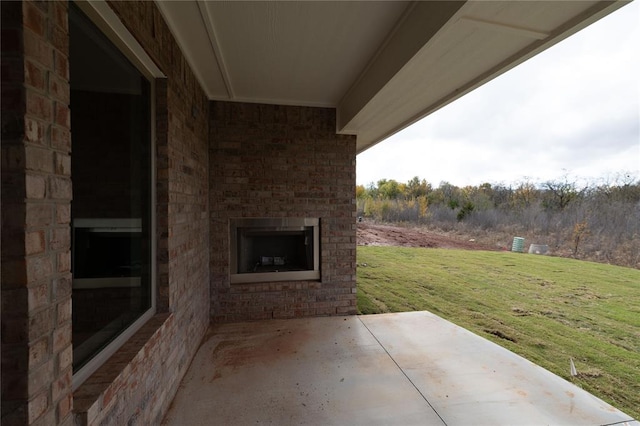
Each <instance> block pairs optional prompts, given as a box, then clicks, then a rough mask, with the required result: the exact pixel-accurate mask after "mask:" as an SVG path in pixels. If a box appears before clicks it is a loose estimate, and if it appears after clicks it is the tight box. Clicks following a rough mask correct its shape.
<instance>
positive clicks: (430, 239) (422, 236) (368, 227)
mask: <svg viewBox="0 0 640 426" xmlns="http://www.w3.org/2000/svg"><path fill="white" fill-rule="evenodd" d="M357 236H358V239H357V241H358V245H359V246H397V247H428V248H447V249H461V250H496V247H495V246H491V245H487V244H481V243H478V242H477V241H475V240H474V239H461V238H456V237H453V236H449V235H443V234H437V233H434V232H430V231H427V230H425V229H421V228H417V227H410V226H407V227H404V226H394V225H382V224H377V223H372V222H359V223H358V232H357Z"/></svg>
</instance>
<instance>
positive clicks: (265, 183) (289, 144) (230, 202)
mask: <svg viewBox="0 0 640 426" xmlns="http://www.w3.org/2000/svg"><path fill="white" fill-rule="evenodd" d="M335 128H336V126H335V110H333V109H327V108H308V107H292V106H277V105H258V104H241V103H229V102H212V105H211V108H210V124H209V129H210V131H209V133H210V149H209V157H210V169H209V176H210V191H209V194H210V196H209V200H210V206H211V207H210V212H211V213H210V215H211V316H212V318H213V319H214V320H215V321H237V320H246V319H263V318H285V317H301V316H314V315H340V314H354V313H355V311H356V295H355V289H356V284H355V283H356V277H355V261H356V254H355V238H356V231H355V214H356V211H355V194H354V190H355V189H354V188H355V155H356V152H355V146H356V144H355V136H344V135H336V133H335ZM241 217H317V218H320V221H321V228H320V246H321V258H320V263H321V266H320V267H321V279H320V280H319V281H288V282H266V283H256V284H230V282H229V264H230V258H229V256H230V254H229V219H230V218H241Z"/></svg>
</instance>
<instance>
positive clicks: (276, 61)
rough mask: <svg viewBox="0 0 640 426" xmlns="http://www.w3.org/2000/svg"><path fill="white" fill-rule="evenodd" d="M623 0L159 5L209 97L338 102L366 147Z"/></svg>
mask: <svg viewBox="0 0 640 426" xmlns="http://www.w3.org/2000/svg"><path fill="white" fill-rule="evenodd" d="M625 3H626V2H606V1H554V2H534V1H532V2H514V1H478V2H473V1H470V2H464V1H458V2H455V1H444V2H426V1H425V2H407V1H389V2H365V1H361V2H356V1H354V2H350V1H337V2H314V1H296V2H226V1H225V2H222V1H219V2H218V1H215V2H214V1H201V0H196V1H192V0H189V1H176V2H168V1H157V5H158V7H159V8H160V10H161V12H162V14H163V15H164V17H165V20H166V21H167V22H168V24H169V27H170V28H171V31H172V32H173V34H174V36H175V37H176V39H177V41H178V43H179V44H180V47H181V49H182V50H183V52H184V53H185V55H186V57H187V60H188V61H189V63H190V65H191V67H192V68H193V70H194V73H195V75H196V77H197V78H198V80H199V81H200V83H201V85H202V86H203V88H204V90H205V91H206V93H207V95H208V96H209V98H210V99H212V100H224V101H238V102H256V103H270V104H279V105H300V106H321V107H332V108H336V111H337V112H336V113H337V129H336V130H337V131H338V132H339V133H345V134H356V135H358V142H357V151H358V153H360V152H362V151H364V150H365V149H367V148H369V147H371V146H373V145H374V144H375V143H377V142H380V141H381V140H383V139H385V138H386V137H388V136H390V135H392V134H393V133H396V132H397V131H399V130H401V129H403V128H405V127H406V126H408V125H410V124H412V123H414V122H416V121H417V120H419V119H421V118H423V117H425V116H426V115H428V114H430V113H432V112H433V111H436V110H437V109H439V108H441V107H443V106H444V105H446V104H448V103H450V102H451V101H453V100H455V99H457V98H459V97H460V96H462V95H464V94H465V93H468V92H469V91H471V90H473V89H475V88H477V87H478V86H480V85H482V84H484V83H485V82H487V81H489V80H491V79H493V78H494V77H496V76H498V75H500V74H502V73H503V72H505V71H507V70H509V69H510V68H513V67H514V66H516V65H517V64H519V63H521V62H523V61H525V60H526V59H528V58H530V57H532V56H534V55H535V54H537V53H539V52H541V51H542V50H544V49H546V48H548V47H550V46H552V45H553V44H555V43H557V42H559V41H561V40H562V39H564V38H566V37H568V36H570V35H571V34H573V33H575V32H576V31H578V30H580V29H582V28H584V27H586V26H587V25H589V24H591V23H593V22H595V21H596V20H598V19H600V18H602V17H603V16H605V15H607V14H609V13H611V12H612V11H614V10H615V9H617V8H619V7H621V6H623V5H624V4H625Z"/></svg>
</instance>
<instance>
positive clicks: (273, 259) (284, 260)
mask: <svg viewBox="0 0 640 426" xmlns="http://www.w3.org/2000/svg"><path fill="white" fill-rule="evenodd" d="M230 230H231V253H230V255H231V271H230V272H231V273H230V281H231V283H251V282H265V281H292V280H317V279H320V268H319V257H320V254H319V220H318V219H316V218H250V219H246V218H245V219H232V220H231V223H230Z"/></svg>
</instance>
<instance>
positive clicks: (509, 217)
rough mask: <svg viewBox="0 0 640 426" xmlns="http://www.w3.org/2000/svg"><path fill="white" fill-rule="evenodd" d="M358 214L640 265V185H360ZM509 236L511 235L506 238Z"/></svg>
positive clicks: (626, 177)
mask: <svg viewBox="0 0 640 426" xmlns="http://www.w3.org/2000/svg"><path fill="white" fill-rule="evenodd" d="M356 199H357V209H358V215H359V216H360V217H363V218H365V219H370V220H376V221H381V222H409V223H415V224H422V225H425V226H428V227H433V228H438V229H442V230H452V229H456V230H458V231H466V232H467V233H472V232H474V231H478V230H482V231H485V232H493V233H496V234H513V233H520V234H523V235H528V236H530V238H533V239H536V240H544V241H547V244H548V245H549V246H550V248H551V249H552V250H553V249H555V252H556V253H560V254H568V255H571V256H574V257H583V258H587V259H591V260H596V261H601V262H609V263H614V264H621V265H626V266H632V267H636V268H637V267H639V266H640V179H637V178H636V177H634V176H632V175H630V174H621V175H620V176H619V177H617V178H615V179H613V180H612V181H610V182H600V183H590V184H583V185H580V184H579V183H578V182H577V181H576V180H574V179H571V178H570V177H569V176H564V177H563V178H562V179H558V180H548V181H543V182H533V181H531V180H527V179H525V180H523V181H521V182H517V183H512V184H492V183H483V184H481V185H478V186H465V187H458V186H455V185H453V184H451V183H449V182H441V183H440V184H439V185H438V186H437V187H434V186H433V185H432V184H431V183H429V182H427V181H426V180H425V179H420V178H419V177H417V176H416V177H414V178H412V179H410V180H409V181H407V182H406V183H401V182H397V181H395V180H393V179H381V180H379V181H378V182H376V183H373V182H372V183H370V184H369V185H367V186H363V185H358V186H357V187H356ZM505 238H506V237H505Z"/></svg>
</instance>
